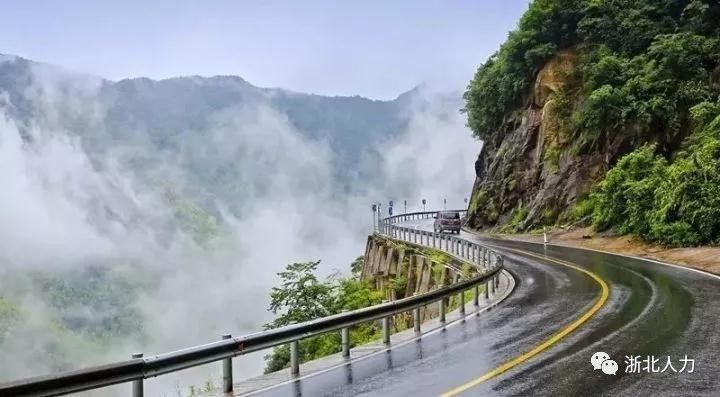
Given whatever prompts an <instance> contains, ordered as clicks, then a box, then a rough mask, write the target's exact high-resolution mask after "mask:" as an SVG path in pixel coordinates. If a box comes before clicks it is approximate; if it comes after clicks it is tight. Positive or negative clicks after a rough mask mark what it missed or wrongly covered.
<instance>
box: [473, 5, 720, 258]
mask: <svg viewBox="0 0 720 397" xmlns="http://www.w3.org/2000/svg"><path fill="white" fill-rule="evenodd" d="M558 65H560V66H558ZM548 66H553V67H552V68H550V69H552V70H550V69H549V68H548ZM551 74H552V77H553V78H554V80H555V81H551V80H552V79H550V78H548V75H551ZM465 100H466V108H465V111H466V112H467V116H468V124H469V126H470V127H471V129H472V130H473V132H474V134H475V136H476V137H478V138H480V139H482V140H483V141H484V145H485V147H484V148H483V152H482V153H481V155H480V160H479V164H481V167H479V168H480V169H479V170H478V180H477V182H476V185H475V189H474V192H473V199H472V204H471V208H470V209H471V215H472V216H471V217H472V221H471V222H472V224H473V226H475V227H488V226H497V225H503V226H506V229H507V226H509V228H510V229H513V230H523V229H524V230H527V229H532V228H536V227H538V226H542V225H549V224H555V223H565V222H572V221H582V222H586V223H592V225H594V227H595V228H596V229H597V230H608V229H611V230H614V231H616V232H619V233H623V234H624V233H629V234H634V235H638V236H640V237H642V238H644V239H646V240H650V241H654V242H658V243H662V244H665V245H673V246H681V245H699V244H717V243H720V176H719V175H720V3H718V2H717V1H715V0H692V1H688V0H614V1H596V0H585V1H580V0H538V1H535V2H533V3H532V4H531V5H530V8H529V10H528V11H527V12H526V13H525V14H524V15H523V17H522V19H521V21H520V23H519V25H518V27H517V29H516V30H514V31H513V32H511V33H510V35H509V37H508V40H507V42H506V43H505V44H503V45H502V47H501V48H500V50H499V51H498V52H497V53H496V54H495V55H493V56H492V57H491V58H490V59H489V60H488V61H487V62H485V63H484V64H483V65H482V66H481V67H480V68H479V70H478V71H477V74H476V75H475V77H474V78H473V80H472V81H471V83H470V85H469V87H468V89H467V91H466V93H465ZM518 146H520V147H521V148H518ZM501 186H502V187H501Z"/></svg>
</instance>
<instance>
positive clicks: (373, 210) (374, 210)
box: [370, 204, 378, 232]
mask: <svg viewBox="0 0 720 397" xmlns="http://www.w3.org/2000/svg"><path fill="white" fill-rule="evenodd" d="M370 208H372V212H373V232H374V231H376V230H377V228H376V227H375V213H376V212H377V210H378V207H377V204H373V205H372V206H370Z"/></svg>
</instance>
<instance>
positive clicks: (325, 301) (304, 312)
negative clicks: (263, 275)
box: [265, 261, 335, 328]
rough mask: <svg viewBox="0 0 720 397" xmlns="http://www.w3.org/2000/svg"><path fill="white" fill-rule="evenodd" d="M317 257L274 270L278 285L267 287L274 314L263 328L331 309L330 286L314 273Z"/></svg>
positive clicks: (313, 317) (313, 316) (314, 316)
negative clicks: (273, 317)
mask: <svg viewBox="0 0 720 397" xmlns="http://www.w3.org/2000/svg"><path fill="white" fill-rule="evenodd" d="M319 264H320V261H314V262H296V263H292V264H289V265H288V266H287V267H286V268H285V270H284V271H282V272H280V273H278V274H277V275H278V276H279V277H280V282H281V284H280V287H273V288H272V290H271V291H270V311H271V312H272V313H273V314H275V315H276V316H277V317H276V318H275V320H274V321H273V322H272V323H270V324H267V325H266V326H265V328H277V327H282V326H284V325H288V324H294V323H300V322H303V321H310V320H313V319H316V318H320V317H324V316H328V315H330V314H332V313H333V307H334V306H335V303H334V296H333V287H332V285H330V284H328V283H324V282H321V281H319V280H318V278H317V276H316V275H315V271H316V270H317V267H318V265H319Z"/></svg>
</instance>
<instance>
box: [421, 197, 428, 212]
mask: <svg viewBox="0 0 720 397" xmlns="http://www.w3.org/2000/svg"><path fill="white" fill-rule="evenodd" d="M426 203H427V200H425V199H422V204H423V212H425V204H426Z"/></svg>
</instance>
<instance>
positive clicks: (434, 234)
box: [433, 230, 437, 248]
mask: <svg viewBox="0 0 720 397" xmlns="http://www.w3.org/2000/svg"><path fill="white" fill-rule="evenodd" d="M436 235H437V233H435V231H434V230H433V248H435V236H436Z"/></svg>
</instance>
